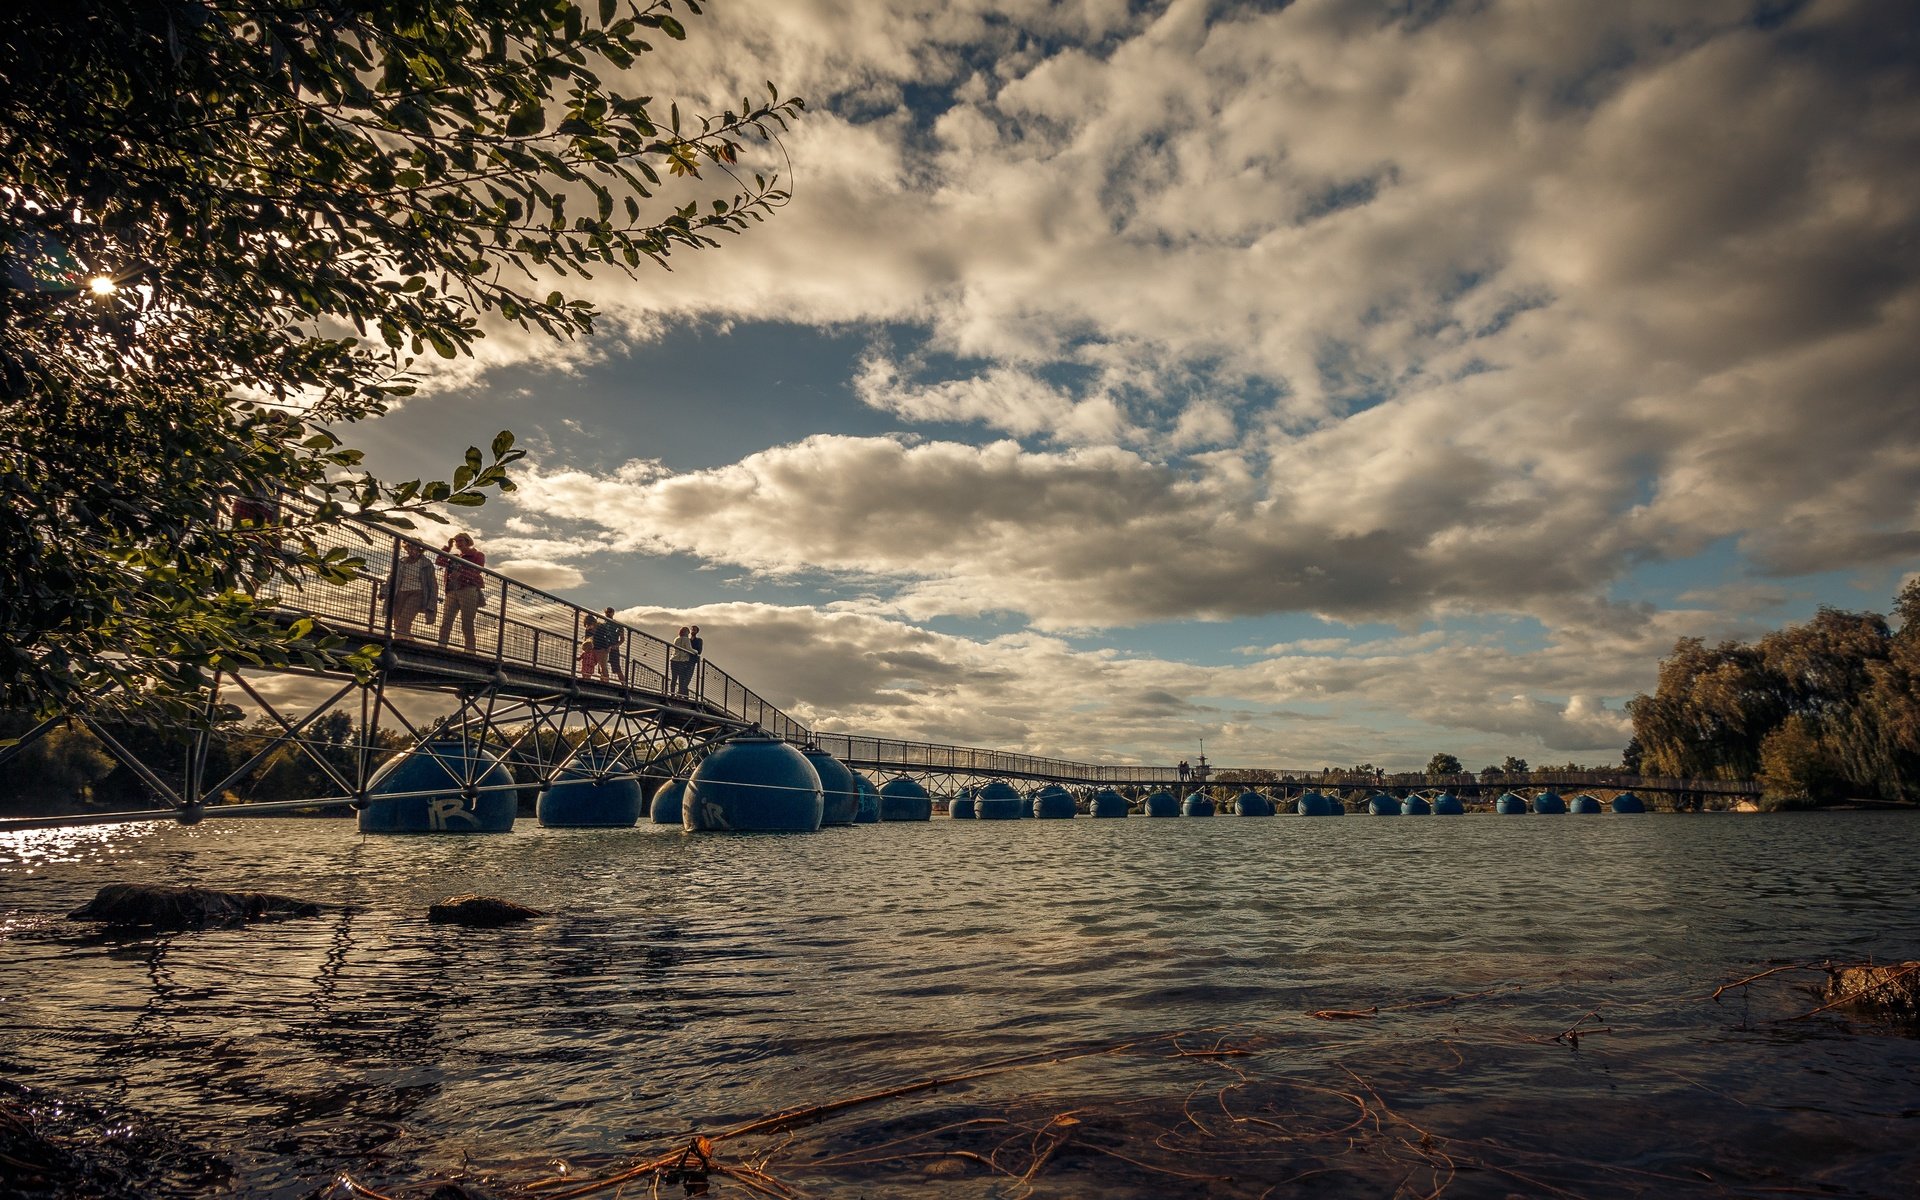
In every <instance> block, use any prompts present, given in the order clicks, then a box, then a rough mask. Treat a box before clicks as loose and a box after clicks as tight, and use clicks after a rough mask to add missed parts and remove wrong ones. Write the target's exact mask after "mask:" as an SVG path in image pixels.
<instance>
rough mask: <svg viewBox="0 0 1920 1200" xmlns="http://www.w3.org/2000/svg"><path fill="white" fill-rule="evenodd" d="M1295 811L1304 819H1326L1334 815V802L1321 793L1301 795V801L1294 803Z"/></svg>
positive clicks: (1308, 792)
mask: <svg viewBox="0 0 1920 1200" xmlns="http://www.w3.org/2000/svg"><path fill="white" fill-rule="evenodd" d="M1293 811H1294V812H1297V813H1299V814H1300V815H1301V816H1303V817H1326V816H1331V815H1332V814H1333V801H1331V800H1329V799H1327V798H1326V797H1325V796H1323V795H1321V794H1320V793H1319V792H1313V791H1307V792H1301V793H1300V799H1298V800H1296V801H1294V804H1293Z"/></svg>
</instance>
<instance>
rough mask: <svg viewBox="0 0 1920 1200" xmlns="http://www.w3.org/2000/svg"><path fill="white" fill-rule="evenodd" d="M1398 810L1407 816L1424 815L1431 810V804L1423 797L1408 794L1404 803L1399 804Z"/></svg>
mask: <svg viewBox="0 0 1920 1200" xmlns="http://www.w3.org/2000/svg"><path fill="white" fill-rule="evenodd" d="M1400 811H1401V812H1403V813H1405V814H1406V815H1407V816H1409V817H1424V816H1428V815H1430V814H1431V813H1432V812H1433V806H1432V805H1430V804H1428V803H1427V802H1426V800H1425V798H1424V797H1420V796H1408V797H1407V799H1406V801H1405V803H1403V804H1401V806H1400Z"/></svg>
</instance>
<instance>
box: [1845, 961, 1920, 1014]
mask: <svg viewBox="0 0 1920 1200" xmlns="http://www.w3.org/2000/svg"><path fill="white" fill-rule="evenodd" d="M1827 1002H1828V1003H1829V1004H1846V1005H1847V1006H1848V1007H1851V1008H1858V1009H1862V1010H1865V1011H1867V1012H1871V1013H1873V1014H1875V1015H1877V1016H1881V1017H1887V1018H1891V1019H1892V1020H1894V1021H1898V1022H1900V1023H1901V1024H1904V1025H1909V1026H1914V1027H1916V1028H1920V961H1916V962H1903V963H1888V964H1885V965H1881V966H1856V967H1832V968H1830V969H1829V970H1828V973H1827Z"/></svg>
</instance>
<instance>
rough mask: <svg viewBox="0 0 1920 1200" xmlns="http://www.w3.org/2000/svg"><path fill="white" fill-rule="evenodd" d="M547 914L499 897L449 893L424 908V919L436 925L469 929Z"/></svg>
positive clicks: (494, 925)
mask: <svg viewBox="0 0 1920 1200" xmlns="http://www.w3.org/2000/svg"><path fill="white" fill-rule="evenodd" d="M546 915H547V914H546V913H544V912H542V911H540V910H539V909H537V908H528V907H527V906H526V905H524V904H516V903H514V902H513V901H511V900H502V899H501V898H500V897H498V896H476V895H473V894H471V893H469V894H467V895H464V896H449V897H448V898H447V899H445V900H442V901H441V902H440V903H438V904H433V905H429V906H428V907H427V920H428V921H429V922H431V923H432V924H435V925H465V926H467V927H469V928H472V929H498V928H499V927H500V926H502V925H514V924H518V923H519V922H521V921H530V920H532V919H533V918H535V917H544V916H546Z"/></svg>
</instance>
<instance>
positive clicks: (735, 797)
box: [680, 734, 826, 833]
mask: <svg viewBox="0 0 1920 1200" xmlns="http://www.w3.org/2000/svg"><path fill="white" fill-rule="evenodd" d="M825 809H826V797H825V796H824V795H823V794H822V792H821V788H820V773H819V772H818V771H816V770H815V769H814V767H813V764H812V763H810V762H808V761H807V757H806V755H804V754H802V753H800V752H799V751H798V750H795V749H794V748H793V747H792V746H789V745H787V744H786V743H785V742H783V741H781V740H780V739H779V738H776V737H772V736H770V735H767V734H754V735H749V736H746V737H741V738H736V739H735V740H733V741H732V742H729V743H727V744H726V745H725V746H722V747H721V748H720V749H718V750H716V751H714V752H713V753H712V754H709V755H708V756H707V757H706V759H705V760H704V761H702V762H701V764H700V766H699V768H698V769H697V770H695V771H694V773H693V778H692V779H689V780H688V781H687V792H686V798H685V799H684V800H682V801H681V805H680V823H681V825H682V826H683V827H684V828H687V829H697V830H731V831H733V832H737V833H810V832H812V831H813V830H816V829H818V828H820V818H821V815H822V814H823V812H824V811H825Z"/></svg>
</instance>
